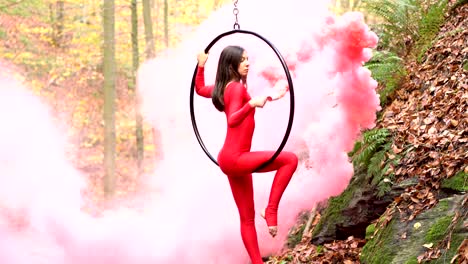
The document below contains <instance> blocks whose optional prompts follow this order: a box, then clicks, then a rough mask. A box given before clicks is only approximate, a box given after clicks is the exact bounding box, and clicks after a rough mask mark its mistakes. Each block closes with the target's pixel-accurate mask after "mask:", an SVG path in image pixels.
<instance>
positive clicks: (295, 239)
mask: <svg viewBox="0 0 468 264" xmlns="http://www.w3.org/2000/svg"><path fill="white" fill-rule="evenodd" d="M305 226H306V225H305V224H302V225H301V227H300V228H299V229H298V230H297V231H296V232H295V233H293V234H291V235H290V236H289V237H288V242H287V245H288V247H289V248H294V247H295V246H296V245H297V244H299V242H301V240H302V234H303V233H304V229H305Z"/></svg>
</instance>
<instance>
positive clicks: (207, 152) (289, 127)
mask: <svg viewBox="0 0 468 264" xmlns="http://www.w3.org/2000/svg"><path fill="white" fill-rule="evenodd" d="M236 33H240V34H248V35H253V36H255V37H257V38H259V39H261V40H263V41H264V42H265V43H266V44H267V45H268V46H270V48H271V49H272V50H273V51H274V52H275V54H276V56H277V57H278V59H279V60H280V62H281V64H282V66H283V69H284V73H285V74H286V77H287V79H288V85H289V93H290V110H289V121H288V126H287V129H286V133H285V134H284V137H283V141H282V142H281V144H280V145H279V147H278V149H277V150H276V152H275V153H274V154H273V156H272V157H271V158H270V159H269V160H268V161H266V162H265V163H264V164H262V165H261V166H260V167H259V168H257V169H256V170H255V171H259V170H261V169H263V168H265V167H266V166H267V165H268V164H270V163H271V162H273V161H274V160H275V159H276V158H277V157H278V155H279V154H280V153H281V151H282V150H283V148H284V146H285V145H286V142H287V141H288V138H289V134H290V133H291V128H292V125H293V120H294V87H293V82H292V78H291V74H290V72H289V69H288V66H287V64H286V61H285V60H284V58H283V56H282V55H281V53H280V52H279V50H278V49H277V48H276V47H275V46H274V45H273V44H272V43H271V42H270V41H268V40H267V39H266V38H264V37H262V36H261V35H259V34H257V33H255V32H252V31H247V30H241V29H239V24H238V23H237V19H236V23H235V24H234V30H231V31H228V32H225V33H222V34H220V35H219V36H217V37H216V38H215V39H213V41H211V43H210V44H209V45H208V46H207V47H206V48H205V53H208V52H209V50H210V49H211V47H213V45H214V44H215V43H216V42H218V41H219V40H220V39H222V38H223V37H226V36H229V35H232V34H236ZM197 68H198V64H197V65H196V67H195V71H194V73H193V77H192V85H191V87H190V116H191V119H192V126H193V130H194V132H195V136H196V137H197V140H198V143H199V144H200V146H201V148H202V149H203V151H204V152H205V153H206V155H207V156H208V157H209V158H210V159H211V160H212V161H213V162H214V163H215V164H216V165H218V166H219V164H218V162H217V161H216V159H215V158H214V157H213V156H212V155H211V154H210V152H209V151H208V149H207V148H206V146H205V144H204V143H203V140H202V138H201V136H200V133H199V131H198V127H197V122H196V119H195V112H194V107H193V97H194V94H195V89H194V88H195V78H196V75H197Z"/></svg>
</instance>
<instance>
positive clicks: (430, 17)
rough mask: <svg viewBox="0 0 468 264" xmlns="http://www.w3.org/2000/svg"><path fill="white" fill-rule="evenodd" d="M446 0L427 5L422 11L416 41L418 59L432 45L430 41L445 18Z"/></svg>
mask: <svg viewBox="0 0 468 264" xmlns="http://www.w3.org/2000/svg"><path fill="white" fill-rule="evenodd" d="M447 4H448V2H447V0H441V1H438V2H437V3H434V4H432V5H430V6H429V8H428V10H427V12H425V13H423V15H422V18H421V20H420V21H419V38H418V41H417V45H416V46H417V52H418V53H419V54H418V60H421V57H422V56H423V55H424V54H425V53H426V51H427V50H428V49H429V48H430V47H431V46H432V41H433V40H434V38H435V36H436V35H437V33H438V32H439V30H440V26H441V25H442V24H443V22H444V20H445V12H446V10H447Z"/></svg>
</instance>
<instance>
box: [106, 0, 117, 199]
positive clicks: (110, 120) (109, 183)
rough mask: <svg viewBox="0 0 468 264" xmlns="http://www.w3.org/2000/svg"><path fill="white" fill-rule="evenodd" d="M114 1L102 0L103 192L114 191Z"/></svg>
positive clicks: (108, 194) (112, 192) (110, 192)
mask: <svg viewBox="0 0 468 264" xmlns="http://www.w3.org/2000/svg"><path fill="white" fill-rule="evenodd" d="M114 9H115V3H114V0H104V12H103V16H104V19H103V24H104V63H103V64H104V132H105V134H104V170H105V175H104V193H105V194H106V196H111V195H113V194H114V191H115V182H116V177H115V75H116V72H115V71H116V68H115V12H114V11H115V10H114Z"/></svg>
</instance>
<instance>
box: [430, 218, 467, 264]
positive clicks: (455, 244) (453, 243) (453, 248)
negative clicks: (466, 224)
mask: <svg viewBox="0 0 468 264" xmlns="http://www.w3.org/2000/svg"><path fill="white" fill-rule="evenodd" d="M462 229H463V221H462V220H461V219H460V222H459V223H458V224H457V227H456V228H455V230H462ZM465 238H466V235H465V234H460V233H456V232H454V233H453V234H452V238H451V240H450V249H449V250H448V251H445V250H442V255H441V256H440V257H439V258H438V259H435V260H433V261H431V262H429V263H430V264H445V263H450V261H451V260H452V258H453V256H455V255H456V254H457V250H458V248H459V247H460V245H461V243H462V242H463V240H464V239H465Z"/></svg>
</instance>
